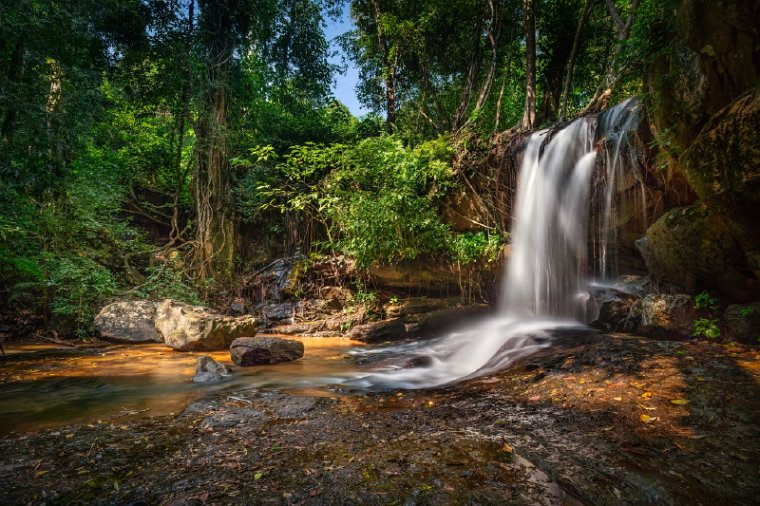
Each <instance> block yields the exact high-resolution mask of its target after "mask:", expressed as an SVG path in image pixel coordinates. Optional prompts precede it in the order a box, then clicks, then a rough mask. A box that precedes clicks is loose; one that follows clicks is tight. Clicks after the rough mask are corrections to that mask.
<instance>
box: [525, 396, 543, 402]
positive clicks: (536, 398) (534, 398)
mask: <svg viewBox="0 0 760 506" xmlns="http://www.w3.org/2000/svg"><path fill="white" fill-rule="evenodd" d="M540 398H541V396H540V395H534V396H533V397H529V398H528V400H529V401H537V400H539V399H540Z"/></svg>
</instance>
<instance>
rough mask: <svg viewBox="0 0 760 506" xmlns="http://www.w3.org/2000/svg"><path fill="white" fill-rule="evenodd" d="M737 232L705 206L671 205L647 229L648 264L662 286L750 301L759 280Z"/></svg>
mask: <svg viewBox="0 0 760 506" xmlns="http://www.w3.org/2000/svg"><path fill="white" fill-rule="evenodd" d="M736 235H737V233H736V230H735V227H734V226H733V225H732V224H731V223H730V222H728V221H727V220H725V219H724V218H723V217H722V216H721V215H720V214H718V213H717V212H716V211H715V210H712V209H710V208H708V207H706V206H704V205H701V204H695V205H693V206H691V207H684V208H676V209H671V210H670V211H668V212H667V213H665V214H664V215H663V216H662V217H660V219H659V220H657V221H656V222H655V223H654V224H653V225H652V226H651V227H649V229H648V230H647V236H646V237H647V243H648V244H647V247H646V249H647V253H646V254H645V259H646V262H647V267H648V269H649V271H650V273H651V274H652V277H653V279H654V280H655V281H657V282H658V283H659V285H660V287H661V288H666V289H668V290H673V291H684V292H687V293H696V292H699V291H701V290H710V291H716V292H719V293H720V294H721V295H722V296H726V297H728V298H729V299H731V300H741V301H748V300H752V299H754V298H756V297H757V293H758V282H757V279H755V277H754V276H753V274H752V272H751V270H750V268H749V264H748V261H747V258H746V257H745V256H744V254H743V252H742V249H741V248H740V246H739V243H738V241H737V239H736Z"/></svg>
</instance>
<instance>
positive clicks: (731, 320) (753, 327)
mask: <svg viewBox="0 0 760 506" xmlns="http://www.w3.org/2000/svg"><path fill="white" fill-rule="evenodd" d="M724 319H725V323H726V337H728V338H729V339H733V340H736V341H740V342H743V343H749V344H757V343H758V340H760V302H753V303H751V304H733V305H731V306H728V307H727V308H726V312H725V314H724Z"/></svg>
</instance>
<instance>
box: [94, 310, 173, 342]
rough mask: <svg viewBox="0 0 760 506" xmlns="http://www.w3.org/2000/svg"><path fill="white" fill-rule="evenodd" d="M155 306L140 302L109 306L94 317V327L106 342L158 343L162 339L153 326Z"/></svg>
mask: <svg viewBox="0 0 760 506" xmlns="http://www.w3.org/2000/svg"><path fill="white" fill-rule="evenodd" d="M156 306H157V304H156V303H155V302H147V301H140V300H136V301H126V302H115V303H113V304H109V305H107V306H106V307H104V308H103V309H101V310H100V312H99V313H98V315H97V316H96V317H95V327H96V328H97V329H98V332H99V333H100V337H102V338H103V339H105V340H107V341H116V342H129V343H151V342H158V343H160V342H162V341H163V339H162V338H161V334H159V333H158V331H157V330H156V326H155V324H154V320H155V318H156Z"/></svg>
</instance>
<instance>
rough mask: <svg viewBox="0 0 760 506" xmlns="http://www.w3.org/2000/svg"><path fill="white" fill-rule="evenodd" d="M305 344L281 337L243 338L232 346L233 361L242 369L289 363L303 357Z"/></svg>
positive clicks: (236, 340)
mask: <svg viewBox="0 0 760 506" xmlns="http://www.w3.org/2000/svg"><path fill="white" fill-rule="evenodd" d="M303 352H304V348H303V343H302V342H301V341H293V340H290V339H281V338H279V337H264V336H262V337H241V338H238V339H235V341H233V342H232V345H231V346H230V356H231V357H232V361H233V362H235V363H236V364H237V365H239V366H241V367H248V366H252V365H262V364H276V363H278V362H289V361H291V360H296V359H299V358H301V357H303Z"/></svg>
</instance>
